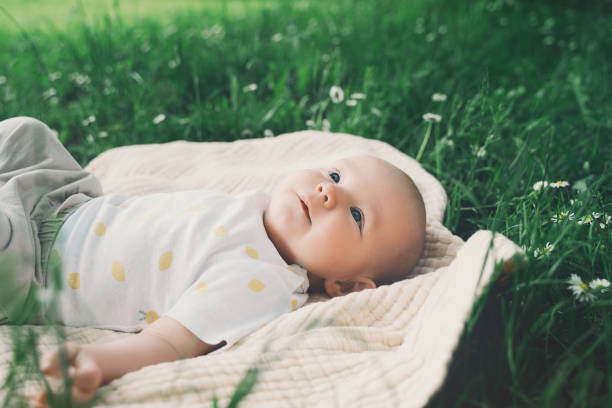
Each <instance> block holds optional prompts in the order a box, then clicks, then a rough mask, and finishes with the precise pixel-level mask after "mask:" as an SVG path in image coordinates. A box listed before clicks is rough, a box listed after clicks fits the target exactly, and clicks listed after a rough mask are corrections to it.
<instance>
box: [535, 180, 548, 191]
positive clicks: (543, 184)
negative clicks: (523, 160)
mask: <svg viewBox="0 0 612 408" xmlns="http://www.w3.org/2000/svg"><path fill="white" fill-rule="evenodd" d="M546 187H548V181H537V182H536V183H535V184H534V185H533V189H534V190H535V191H540V190H542V189H543V188H546Z"/></svg>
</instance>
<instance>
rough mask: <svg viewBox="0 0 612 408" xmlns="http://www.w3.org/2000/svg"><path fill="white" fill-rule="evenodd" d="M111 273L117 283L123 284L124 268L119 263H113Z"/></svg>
mask: <svg viewBox="0 0 612 408" xmlns="http://www.w3.org/2000/svg"><path fill="white" fill-rule="evenodd" d="M112 272H113V278H115V280H116V281H117V282H125V268H124V267H123V265H121V263H120V262H117V261H113V266H112Z"/></svg>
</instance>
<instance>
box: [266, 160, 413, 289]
mask: <svg viewBox="0 0 612 408" xmlns="http://www.w3.org/2000/svg"><path fill="white" fill-rule="evenodd" d="M393 170H397V169H393V168H392V167H391V166H390V165H389V164H388V163H387V162H385V161H383V160H380V159H377V158H374V157H371V156H355V157H350V158H347V159H343V160H340V161H337V162H335V163H331V164H330V165H329V167H324V168H316V169H309V170H302V171H298V172H295V173H291V174H290V175H288V176H287V177H286V178H285V179H284V180H283V181H282V182H281V183H280V184H279V185H278V186H276V188H275V190H274V191H273V193H272V198H271V201H270V204H269V206H268V208H267V209H266V211H265V212H264V225H265V227H266V231H267V233H268V236H269V237H270V239H271V240H272V242H273V243H274V244H275V246H276V248H277V250H278V251H279V253H280V255H281V256H282V257H283V259H285V261H286V262H287V263H289V264H291V263H297V264H299V265H301V266H303V267H304V268H306V269H307V270H308V272H309V274H310V275H311V279H312V277H313V276H314V277H315V279H316V277H319V278H322V279H324V280H334V281H341V282H345V281H350V280H351V279H354V278H355V277H358V276H366V277H369V278H371V279H374V278H375V277H376V276H377V273H378V270H379V269H380V266H381V265H383V264H384V263H385V262H386V261H387V260H388V259H389V258H391V257H393V256H394V254H396V253H397V252H398V251H401V250H402V249H405V247H406V242H407V241H406V240H410V239H411V234H412V231H413V230H414V229H416V228H423V225H424V220H416V219H414V218H415V214H414V211H412V210H411V208H413V206H411V205H407V204H410V203H409V202H408V201H409V200H413V197H412V196H410V194H409V193H408V192H406V191H405V190H406V188H405V185H404V184H403V183H402V179H401V178H400V177H399V176H398V174H397V171H393ZM328 293H329V290H328Z"/></svg>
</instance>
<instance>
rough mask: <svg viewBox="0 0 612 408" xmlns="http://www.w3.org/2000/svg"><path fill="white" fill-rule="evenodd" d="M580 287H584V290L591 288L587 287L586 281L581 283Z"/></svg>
mask: <svg viewBox="0 0 612 408" xmlns="http://www.w3.org/2000/svg"><path fill="white" fill-rule="evenodd" d="M580 287H581V288H582V289H584V290H589V288H588V287H587V285H586V283H584V282H583V283H581V284H580Z"/></svg>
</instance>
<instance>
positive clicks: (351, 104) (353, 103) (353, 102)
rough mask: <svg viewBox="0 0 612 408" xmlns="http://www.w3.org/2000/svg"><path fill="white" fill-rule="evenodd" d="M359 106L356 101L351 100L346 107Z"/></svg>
mask: <svg viewBox="0 0 612 408" xmlns="http://www.w3.org/2000/svg"><path fill="white" fill-rule="evenodd" d="M355 105H357V101H356V100H355V99H349V100H347V101H346V106H355Z"/></svg>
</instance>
